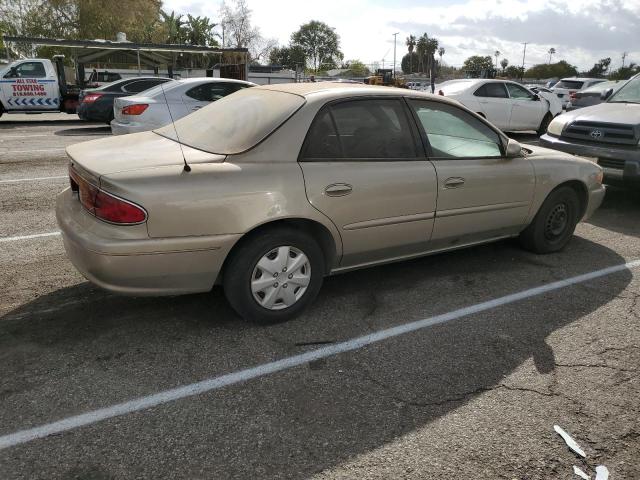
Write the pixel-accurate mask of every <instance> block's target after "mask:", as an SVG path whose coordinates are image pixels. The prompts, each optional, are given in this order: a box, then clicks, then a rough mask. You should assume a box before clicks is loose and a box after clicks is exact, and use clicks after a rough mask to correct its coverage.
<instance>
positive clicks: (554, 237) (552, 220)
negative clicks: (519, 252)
mask: <svg viewBox="0 0 640 480" xmlns="http://www.w3.org/2000/svg"><path fill="white" fill-rule="evenodd" d="M579 211H580V200H579V199H578V195H577V193H576V191H575V190H574V189H573V188H571V187H560V188H558V189H556V190H554V191H553V192H551V193H550V194H549V196H548V197H547V199H546V200H545V201H544V203H543V204H542V206H541V207H540V210H538V213H537V214H536V216H535V217H534V219H533V221H532V222H531V224H530V225H529V226H528V227H527V228H526V229H525V230H524V231H523V232H522V233H521V234H520V243H521V245H522V246H523V247H524V248H525V249H526V250H529V251H532V252H534V253H552V252H558V251H560V250H562V249H563V248H564V247H565V246H566V245H567V243H569V240H571V237H572V236H573V232H574V231H575V229H576V224H577V223H578V215H579Z"/></svg>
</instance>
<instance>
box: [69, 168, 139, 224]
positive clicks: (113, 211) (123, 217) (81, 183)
mask: <svg viewBox="0 0 640 480" xmlns="http://www.w3.org/2000/svg"><path fill="white" fill-rule="evenodd" d="M69 177H70V181H71V190H72V191H74V192H77V193H78V198H79V200H80V204H81V205H82V206H83V207H84V208H85V209H86V210H87V211H88V212H89V213H90V214H91V215H95V216H96V217H97V218H99V219H101V220H105V221H107V222H111V223H119V224H122V225H133V224H137V223H142V222H144V221H145V220H146V219H147V212H145V211H144V209H143V208H142V207H139V206H138V205H136V204H134V203H131V202H129V201H128V200H124V199H122V198H118V197H116V196H114V195H111V194H110V193H107V192H105V191H104V190H101V189H99V188H98V187H96V186H95V185H93V184H91V183H89V182H87V181H86V180H85V179H84V178H82V177H81V176H80V175H78V174H77V172H76V171H75V170H73V168H72V167H69Z"/></svg>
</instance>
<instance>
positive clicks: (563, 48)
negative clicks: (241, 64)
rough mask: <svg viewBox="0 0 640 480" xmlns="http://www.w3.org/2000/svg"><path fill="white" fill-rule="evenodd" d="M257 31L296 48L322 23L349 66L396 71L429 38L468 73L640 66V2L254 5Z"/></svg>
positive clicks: (214, 11)
mask: <svg viewBox="0 0 640 480" xmlns="http://www.w3.org/2000/svg"><path fill="white" fill-rule="evenodd" d="M220 3H221V2H218V1H215V0H209V1H205V0H164V8H165V10H172V9H173V10H176V11H177V12H180V13H191V14H192V15H206V16H208V17H210V18H212V19H213V21H214V22H215V21H216V20H217V19H219V14H218V12H219V8H220ZM248 4H249V6H250V8H251V9H252V19H251V21H252V23H253V25H255V26H258V27H259V28H260V30H261V33H262V35H263V36H264V37H267V38H273V39H276V40H277V41H278V42H279V43H280V44H281V45H286V44H288V43H289V39H290V37H291V33H292V32H294V31H295V30H297V29H298V28H299V26H300V25H301V24H303V23H306V22H308V21H310V20H320V21H323V22H325V23H327V24H328V25H329V26H331V27H333V28H335V30H336V32H337V33H338V35H339V36H340V45H341V50H342V52H343V53H344V55H345V60H347V59H359V60H361V61H363V62H364V63H365V64H373V63H374V62H376V63H377V64H379V65H381V64H382V62H383V60H384V63H385V66H391V64H392V63H393V50H394V37H393V34H394V33H396V32H397V33H398V35H397V44H396V48H397V56H396V62H397V65H398V66H399V64H400V59H401V58H402V55H404V54H405V53H406V52H407V47H406V45H405V40H406V37H407V36H408V35H410V34H414V35H416V36H420V35H421V34H422V33H425V32H426V33H427V35H429V37H436V38H437V39H438V40H439V42H440V45H441V46H442V47H444V48H445V55H444V57H443V61H444V62H445V63H446V64H448V65H453V66H461V65H462V63H463V62H464V60H465V59H466V58H467V57H469V56H471V55H491V56H493V54H494V52H495V51H496V50H498V51H500V52H501V55H500V57H499V59H502V58H506V59H508V60H509V64H510V65H518V66H519V65H522V58H523V45H522V44H523V42H528V45H527V47H526V58H525V66H526V67H530V66H532V65H535V64H537V63H547V62H548V61H549V54H548V53H547V52H548V50H549V48H551V47H553V48H555V49H556V52H557V53H556V54H555V55H554V56H553V61H554V62H555V61H558V60H566V61H568V62H569V63H571V64H573V65H576V66H577V67H578V69H579V70H581V69H589V68H591V67H592V66H593V64H594V63H595V62H596V61H598V60H599V59H600V58H606V57H611V59H612V62H611V68H613V69H615V68H618V67H619V66H620V65H621V63H622V53H623V52H628V56H627V58H626V60H625V64H629V62H630V61H634V62H636V63H640V0H626V1H621V0H573V1H570V2H567V1H558V0H549V1H545V0H413V1H408V0H395V1H383V0H319V1H304V0H248Z"/></svg>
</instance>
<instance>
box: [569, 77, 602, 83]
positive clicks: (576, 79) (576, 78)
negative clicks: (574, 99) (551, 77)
mask: <svg viewBox="0 0 640 480" xmlns="http://www.w3.org/2000/svg"><path fill="white" fill-rule="evenodd" d="M565 80H574V81H579V82H589V81H591V80H600V81H603V82H604V81H605V80H606V79H604V78H590V77H566V78H563V79H561V80H560V81H561V82H564V81H565Z"/></svg>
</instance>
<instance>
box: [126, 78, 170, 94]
mask: <svg viewBox="0 0 640 480" xmlns="http://www.w3.org/2000/svg"><path fill="white" fill-rule="evenodd" d="M164 82H165V80H138V81H135V82H131V83H128V84H127V85H125V86H124V87H122V90H123V91H125V92H129V93H140V92H142V91H144V90H148V89H150V88H152V87H155V86H156V85H158V84H159V83H164Z"/></svg>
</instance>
